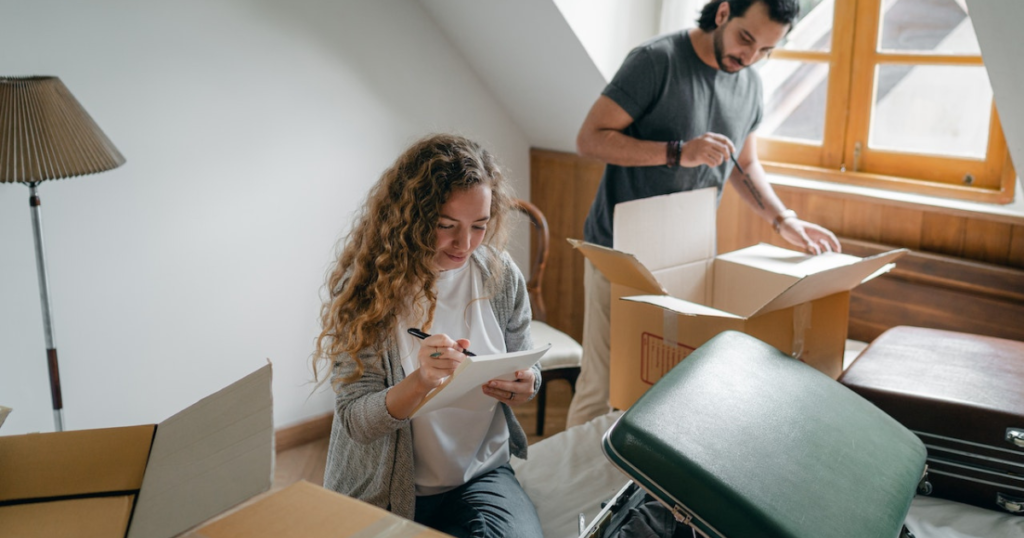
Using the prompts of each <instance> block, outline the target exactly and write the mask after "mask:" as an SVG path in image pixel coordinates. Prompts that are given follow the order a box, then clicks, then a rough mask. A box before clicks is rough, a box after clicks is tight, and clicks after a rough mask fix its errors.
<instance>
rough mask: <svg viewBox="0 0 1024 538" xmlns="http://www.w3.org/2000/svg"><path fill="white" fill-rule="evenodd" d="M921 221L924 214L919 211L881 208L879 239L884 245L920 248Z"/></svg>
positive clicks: (894, 207)
mask: <svg viewBox="0 0 1024 538" xmlns="http://www.w3.org/2000/svg"><path fill="white" fill-rule="evenodd" d="M923 220H924V214H923V213H922V212H921V211H920V210H917V209H907V208H904V207H896V206H883V207H882V223H881V228H880V233H879V239H880V241H881V242H882V243H884V244H886V245H899V246H901V247H906V248H911V249H914V250H917V249H919V248H921V223H922V222H923Z"/></svg>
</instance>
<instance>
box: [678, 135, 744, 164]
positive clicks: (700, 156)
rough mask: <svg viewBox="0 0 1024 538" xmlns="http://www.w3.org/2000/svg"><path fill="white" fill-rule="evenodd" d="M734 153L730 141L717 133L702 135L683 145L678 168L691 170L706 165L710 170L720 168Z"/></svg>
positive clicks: (734, 147) (734, 148) (733, 147)
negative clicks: (683, 167)
mask: <svg viewBox="0 0 1024 538" xmlns="http://www.w3.org/2000/svg"><path fill="white" fill-rule="evenodd" d="M735 152H736V146H734V145H733V143H732V140H729V137H727V136H725V135H720V134H718V133H704V134H702V135H700V136H698V137H697V138H694V139H692V140H690V141H688V142H686V143H685V144H683V152H682V155H680V157H679V166H685V167H687V168H693V167H695V166H700V165H702V164H706V165H708V166H710V167H712V168H714V167H716V166H721V165H722V163H724V162H725V161H728V160H729V156H730V155H732V154H733V153H735Z"/></svg>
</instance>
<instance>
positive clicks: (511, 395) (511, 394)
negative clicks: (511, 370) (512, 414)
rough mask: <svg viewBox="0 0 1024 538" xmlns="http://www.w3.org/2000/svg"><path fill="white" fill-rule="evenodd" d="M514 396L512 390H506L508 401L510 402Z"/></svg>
mask: <svg viewBox="0 0 1024 538" xmlns="http://www.w3.org/2000/svg"><path fill="white" fill-rule="evenodd" d="M515 397H516V393H514V392H512V391H509V392H508V401H510V402H511V401H512V399H513V398H515Z"/></svg>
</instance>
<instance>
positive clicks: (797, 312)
mask: <svg viewBox="0 0 1024 538" xmlns="http://www.w3.org/2000/svg"><path fill="white" fill-rule="evenodd" d="M811 311H812V307H811V303H804V304H801V305H797V306H796V307H794V308H793V351H792V353H791V355H792V356H793V358H794V359H799V358H800V357H801V356H802V355H803V354H804V342H805V340H804V335H805V334H806V332H807V329H810V328H811Z"/></svg>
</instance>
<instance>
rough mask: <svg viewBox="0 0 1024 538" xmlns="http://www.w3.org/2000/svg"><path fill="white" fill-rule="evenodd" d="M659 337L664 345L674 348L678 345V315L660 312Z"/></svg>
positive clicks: (666, 311) (667, 311)
mask: <svg viewBox="0 0 1024 538" xmlns="http://www.w3.org/2000/svg"><path fill="white" fill-rule="evenodd" d="M661 316H662V317H661V335H662V338H664V339H665V345H667V346H669V347H675V346H676V345H677V344H679V314H677V313H675V312H673V311H671V310H662V311H661Z"/></svg>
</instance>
